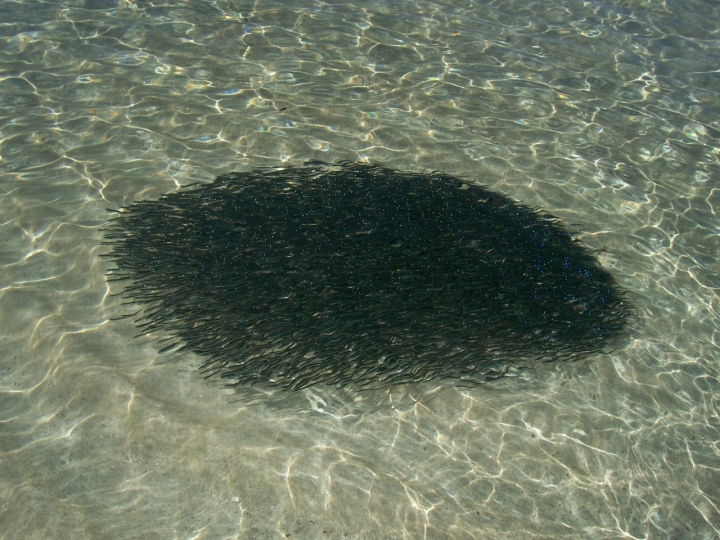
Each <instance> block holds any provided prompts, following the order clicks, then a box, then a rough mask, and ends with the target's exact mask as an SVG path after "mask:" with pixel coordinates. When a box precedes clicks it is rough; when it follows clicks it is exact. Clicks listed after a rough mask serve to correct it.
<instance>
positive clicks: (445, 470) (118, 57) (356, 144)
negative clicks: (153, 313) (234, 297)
mask: <svg viewBox="0 0 720 540" xmlns="http://www.w3.org/2000/svg"><path fill="white" fill-rule="evenodd" d="M717 20H720V7H719V6H718V4H716V3H714V2H702V1H697V0H692V1H685V2H671V1H665V2H642V1H639V0H631V1H625V2H618V3H609V2H607V3H606V2H580V1H567V0H565V1H561V0H558V1H555V2H539V1H538V2H525V1H522V2H521V1H515V2H491V3H478V2H461V1H455V2H452V1H448V2H444V3H430V2H422V1H421V2H400V1H392V2H377V3H371V2H355V3H351V4H324V3H322V2H310V1H301V2H293V3H289V2H265V1H262V0H260V1H258V2H252V3H250V2H230V1H215V2H172V1H170V2H166V3H150V2H143V1H137V2H130V1H120V2H115V1H104V0H98V1H91V0H85V1H82V0H77V1H75V0H73V1H66V2H37V3H31V2H22V3H14V2H0V37H1V38H2V41H0V531H1V532H0V536H2V537H3V538H93V539H97V538H113V539H114V538H183V539H184V538H188V539H189V538H211V539H216V538H249V539H255V538H258V539H264V538H299V539H305V538H308V539H314V538H329V539H332V538H360V539H371V538H377V539H391V538H412V539H415V538H431V539H436V538H452V539H456V538H457V539H465V538H508V539H512V538H522V539H526V538H601V539H606V538H652V539H655V538H668V539H672V538H675V539H684V538H688V539H695V538H702V539H711V538H718V536H720V533H719V532H718V531H719V529H720V446H719V445H720V443H719V440H720V436H719V432H720V418H719V417H718V409H719V407H720V395H719V392H720V381H719V378H718V377H719V375H720V369H719V368H718V360H719V359H720V354H719V352H718V345H719V343H718V342H719V341H720V332H719V328H718V325H719V323H718V311H719V310H720V298H719V296H718V290H720V272H719V271H718V270H719V267H718V253H720V217H718V208H719V207H720V167H719V164H718V157H719V156H720V115H719V114H718V112H719V110H720V74H718V71H717V69H718V65H720V37H719V36H718V31H717V22H716V21H717ZM309 159H320V160H323V161H327V162H334V161H337V160H342V159H349V160H358V161H369V162H373V163H381V164H384V165H387V166H391V167H394V168H397V169H407V170H417V171H422V170H425V171H431V170H442V171H444V172H447V173H453V174H457V175H461V176H465V177H467V178H470V179H474V180H477V181H478V182H480V183H482V184H484V185H487V186H489V187H491V188H492V189H495V190H497V191H500V192H502V193H505V194H508V195H509V196H511V197H513V198H515V199H516V200H520V201H523V202H524V203H526V204H529V205H531V206H537V207H541V208H543V209H546V210H548V211H550V212H552V213H554V214H556V215H558V216H559V217H561V218H562V219H563V220H564V221H565V222H566V223H568V224H571V225H572V226H574V227H577V228H579V229H581V230H582V231H584V233H583V235H582V238H583V240H584V241H585V243H586V244H587V245H589V246H590V247H593V248H596V249H601V250H602V251H600V253H599V256H600V260H601V262H602V264H603V265H604V266H605V267H606V268H608V269H610V270H611V271H612V272H613V273H614V274H615V275H616V276H617V278H618V280H619V281H620V282H621V283H622V284H623V285H624V286H625V287H626V288H627V289H629V291H630V292H631V297H632V299H633V301H634V302H635V304H636V305H637V306H638V311H639V312H640V314H641V316H642V318H641V321H639V322H638V323H637V324H636V325H635V328H634V329H633V331H632V334H631V337H630V338H629V339H628V341H627V343H626V344H625V346H624V347H623V348H621V349H619V350H616V351H614V352H612V353H611V354H606V355H598V356H596V357H593V358H590V359H588V360H586V361H582V362H578V363H573V364H563V365H551V366H547V367H545V368H543V369H538V370H536V371H530V372H523V373H522V374H521V376H516V377H506V378H504V379H501V380H499V381H497V382H494V383H492V384H490V385H488V386H486V387H482V388H472V389H468V388H458V387H457V386H455V385H453V383H452V382H451V381H448V382H428V383H423V384H417V385H412V386H398V387H392V388H390V389H389V390H386V391H378V392H366V393H360V394H358V393H355V392H353V391H352V390H350V389H346V390H337V389H334V388H324V387H318V388H312V389H308V390H304V391H301V392H297V393H290V394H288V393H282V392H274V393H263V392H261V391H259V390H255V389H247V388H240V389H239V390H232V389H228V388H226V387H223V386H222V385H221V384H220V383H219V382H217V381H213V380H203V379H202V378H201V377H200V376H199V374H198V372H197V367H198V366H199V365H200V363H201V359H200V358H198V357H197V356H194V355H192V354H190V353H172V354H165V355H158V352H157V351H158V349H159V347H158V344H157V342H156V340H154V339H152V338H149V337H143V338H138V339H133V336H134V335H135V334H136V333H137V331H136V329H135V328H134V326H133V323H132V321H129V320H120V321H117V320H110V319H112V318H114V317H117V316H118V315H119V314H121V313H123V306H121V305H120V304H121V302H122V298H121V297H119V296H113V294H115V293H117V292H118V290H116V288H109V287H108V284H107V283H106V281H105V275H104V274H105V272H106V270H107V269H108V263H107V261H106V260H105V259H102V258H100V257H99V255H100V254H102V253H105V252H107V248H106V247H104V246H101V245H100V241H101V238H102V237H101V234H100V232H99V228H100V227H101V226H102V225H103V224H104V223H105V222H106V220H107V219H108V217H109V216H110V212H108V211H107V210H106V209H108V208H109V209H115V208H118V207H120V206H121V205H126V204H129V203H131V202H133V201H135V200H140V199H147V198H153V197H158V196H159V195H161V194H163V193H166V192H169V191H172V190H173V189H175V188H177V187H178V186H180V185H187V184H191V183H194V182H205V181H211V180H212V179H213V178H214V177H215V176H217V175H219V174H223V173H226V172H229V171H232V170H248V169H251V168H254V167H257V166H265V165H281V164H300V163H302V162H304V161H306V160H309Z"/></svg>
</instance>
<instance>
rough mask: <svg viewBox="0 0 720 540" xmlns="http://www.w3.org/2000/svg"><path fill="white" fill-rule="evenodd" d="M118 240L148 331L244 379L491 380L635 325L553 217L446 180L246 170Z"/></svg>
mask: <svg viewBox="0 0 720 540" xmlns="http://www.w3.org/2000/svg"><path fill="white" fill-rule="evenodd" d="M105 238H106V240H105V241H106V243H108V244H110V245H111V246H112V250H111V252H110V253H109V255H108V256H109V257H110V258H111V259H112V261H113V262H114V263H115V266H116V268H115V269H114V270H112V271H111V272H110V276H111V277H110V278H109V279H120V280H128V283H127V284H126V286H125V291H124V292H125V295H126V297H127V298H128V299H129V300H130V301H131V302H132V303H137V304H139V305H140V306H141V308H142V310H141V318H140V319H138V321H137V322H138V325H139V327H140V328H141V333H142V334H147V333H150V332H156V331H161V332H162V333H163V334H165V335H168V336H171V338H172V341H171V343H170V345H168V347H166V348H172V347H173V346H175V345H180V348H181V349H191V350H193V351H195V352H196V353H198V354H200V355H202V356H203V357H205V358H206V360H207V361H206V363H205V365H204V366H203V369H204V370H205V371H206V372H208V373H210V374H218V375H219V376H221V377H224V378H228V379H231V381H232V382H233V383H234V384H245V383H251V384H252V383H265V384H268V385H271V386H281V387H283V388H295V389H297V388H303V387H306V386H310V385H314V384H318V383H328V384H337V385H341V386H344V385H347V384H353V385H354V386H356V387H357V388H371V387H379V386H384V385H388V384H398V383H408V382H416V381H422V380H429V379H432V378H436V377H442V378H454V379H459V380H463V381H469V382H480V381H482V380H485V379H486V378H493V377H495V376H499V375H501V374H502V373H504V372H505V371H506V370H507V368H508V366H523V365H525V366H526V365H532V363H533V362H536V361H554V360H568V359H572V358H577V357H579V356H583V355H587V354H592V353H597V352H600V351H602V350H605V349H607V347H608V346H609V345H611V344H612V343H614V342H615V341H616V338H618V337H620V336H622V335H623V334H624V329H625V326H626V321H627V319H628V318H629V316H630V315H631V311H630V307H629V306H628V304H627V302H626V300H625V298H624V294H623V292H622V291H621V290H620V289H619V287H618V286H617V285H616V284H615V280H614V279H613V277H612V276H611V275H610V274H609V273H608V272H606V271H605V270H603V269H602V268H600V266H599V264H598V263H597V261H596V260H595V258H594V257H593V255H592V253H591V252H590V251H589V250H588V249H587V248H585V247H583V246H582V245H581V244H580V243H579V242H578V241H577V240H576V239H574V238H573V236H572V235H571V234H570V233H569V232H568V231H567V230H565V229H564V228H563V227H562V225H561V224H560V222H559V221H558V220H557V219H556V218H554V217H553V216H550V215H548V214H544V213H541V212H537V211H535V210H533V209H531V208H528V207H526V206H523V205H521V204H518V203H516V202H514V201H512V200H510V199H509V198H507V197H504V196H502V195H499V194H497V193H493V192H491V191H489V190H487V189H484V188H482V187H478V186H475V185H470V184H466V183H464V182H463V181H461V180H460V179H458V178H456V177H452V176H448V175H445V174H441V173H433V174H419V173H412V172H401V171H396V170H392V169H387V168H382V167H378V166H372V165H365V164H359V163H352V162H342V163H339V164H338V165H335V166H330V165H327V164H322V163H317V162H313V163H309V164H306V166H304V167H288V168H281V169H259V170H254V171H250V172H244V173H231V174H227V175H225V176H221V177H219V178H218V179H217V180H216V181H215V182H214V183H212V184H209V185H204V186H202V187H199V188H195V189H192V190H190V191H184V192H180V193H172V194H170V195H165V196H163V197H161V198H160V199H159V200H157V201H142V202H138V203H135V204H133V205H131V206H129V207H127V208H123V209H122V211H121V212H120V213H119V214H118V215H117V217H116V218H114V219H113V220H111V221H110V224H109V225H108V227H107V228H106V230H105Z"/></svg>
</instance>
